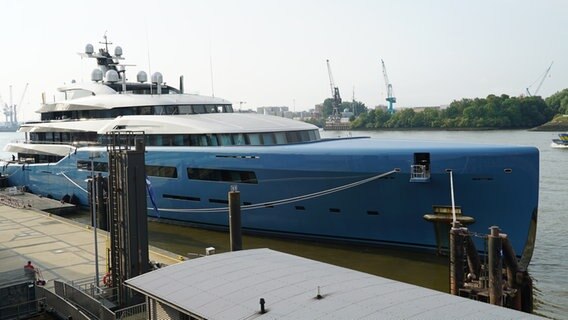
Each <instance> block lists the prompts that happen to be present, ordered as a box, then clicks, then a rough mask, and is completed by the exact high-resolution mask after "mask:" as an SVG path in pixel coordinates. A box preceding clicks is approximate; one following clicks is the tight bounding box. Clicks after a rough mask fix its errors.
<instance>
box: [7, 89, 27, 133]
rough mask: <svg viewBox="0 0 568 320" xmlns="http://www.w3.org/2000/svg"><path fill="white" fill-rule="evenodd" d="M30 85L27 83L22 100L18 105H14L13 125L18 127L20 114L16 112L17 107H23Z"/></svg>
mask: <svg viewBox="0 0 568 320" xmlns="http://www.w3.org/2000/svg"><path fill="white" fill-rule="evenodd" d="M28 85H29V83H26V86H25V87H24V91H23V92H22V97H21V98H20V101H18V104H15V105H13V108H14V111H13V112H14V120H13V122H12V123H13V124H14V125H17V124H18V112H17V111H16V107H18V106H21V105H22V102H23V101H24V97H25V96H26V91H27V90H28ZM11 91H12V90H11V88H10V96H12V92H11Z"/></svg>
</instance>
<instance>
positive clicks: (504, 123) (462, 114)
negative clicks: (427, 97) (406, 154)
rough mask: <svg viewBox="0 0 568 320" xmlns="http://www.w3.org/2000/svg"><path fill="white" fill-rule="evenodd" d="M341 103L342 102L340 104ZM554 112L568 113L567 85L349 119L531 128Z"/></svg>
mask: <svg viewBox="0 0 568 320" xmlns="http://www.w3.org/2000/svg"><path fill="white" fill-rule="evenodd" d="M342 105H343V104H342ZM557 113H568V89H565V90H563V91H561V92H559V93H556V94H554V95H553V96H551V97H549V98H547V100H546V102H545V101H544V100H543V99H542V98H541V97H539V96H532V97H526V96H521V97H509V96H508V95H505V94H503V95H501V96H496V95H493V94H491V95H489V96H487V97H486V98H475V99H461V100H455V101H453V102H452V103H451V104H450V105H449V106H448V107H447V108H445V109H438V108H426V109H425V110H423V111H415V110H414V109H401V110H399V111H397V112H396V113H394V114H389V113H388V112H386V110H383V109H375V110H369V111H367V112H365V113H363V114H361V115H360V116H359V117H357V118H356V119H355V120H354V121H353V122H352V123H351V127H352V128H353V129H380V128H424V129H426V128H442V129H449V128H457V129H459V128H463V129H465V128H468V129H469V128H478V129H481V128H496V129H514V128H532V127H536V126H539V125H542V124H544V123H545V122H547V121H550V120H551V119H552V118H553V117H554V115H555V114H557Z"/></svg>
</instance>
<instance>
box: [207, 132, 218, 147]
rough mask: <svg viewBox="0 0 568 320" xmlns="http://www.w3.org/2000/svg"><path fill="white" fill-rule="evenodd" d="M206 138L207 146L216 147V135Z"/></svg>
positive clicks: (209, 135)
mask: <svg viewBox="0 0 568 320" xmlns="http://www.w3.org/2000/svg"><path fill="white" fill-rule="evenodd" d="M206 137H207V144H206V145H207V146H218V145H219V141H217V135H215V134H208V135H206Z"/></svg>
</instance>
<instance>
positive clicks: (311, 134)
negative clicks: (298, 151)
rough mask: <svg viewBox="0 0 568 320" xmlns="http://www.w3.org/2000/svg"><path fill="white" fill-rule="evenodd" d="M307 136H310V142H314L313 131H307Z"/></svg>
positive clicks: (314, 134)
mask: <svg viewBox="0 0 568 320" xmlns="http://www.w3.org/2000/svg"><path fill="white" fill-rule="evenodd" d="M308 135H309V136H310V141H315V140H317V139H316V133H315V132H314V130H310V131H308Z"/></svg>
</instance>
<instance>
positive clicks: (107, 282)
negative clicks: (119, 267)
mask: <svg viewBox="0 0 568 320" xmlns="http://www.w3.org/2000/svg"><path fill="white" fill-rule="evenodd" d="M103 284H104V285H105V286H107V287H109V288H110V287H112V278H111V277H110V272H107V273H106V274H105V276H104V277H103Z"/></svg>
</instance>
